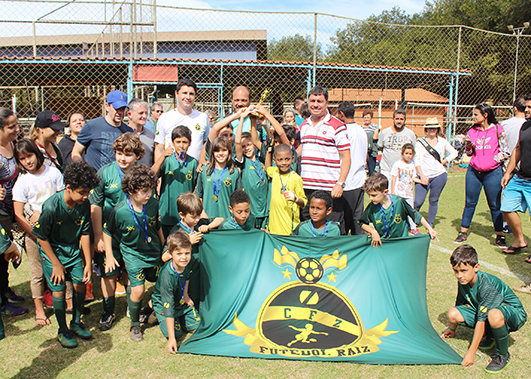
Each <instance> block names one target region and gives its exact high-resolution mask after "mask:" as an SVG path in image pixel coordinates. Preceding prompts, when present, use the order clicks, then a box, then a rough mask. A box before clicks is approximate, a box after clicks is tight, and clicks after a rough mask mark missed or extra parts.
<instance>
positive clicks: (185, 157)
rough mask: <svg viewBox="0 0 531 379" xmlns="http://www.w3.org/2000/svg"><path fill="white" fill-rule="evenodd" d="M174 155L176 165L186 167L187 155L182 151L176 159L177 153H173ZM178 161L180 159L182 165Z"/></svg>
mask: <svg viewBox="0 0 531 379" xmlns="http://www.w3.org/2000/svg"><path fill="white" fill-rule="evenodd" d="M174 154H175V159H177V163H179V164H182V165H183V166H184V167H186V165H187V164H188V159H187V158H188V157H187V155H186V154H185V153H184V152H182V151H181V152H180V153H179V156H178V157H177V153H174ZM179 159H182V161H183V163H181V162H179Z"/></svg>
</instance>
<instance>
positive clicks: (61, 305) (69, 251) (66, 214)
mask: <svg viewBox="0 0 531 379" xmlns="http://www.w3.org/2000/svg"><path fill="white" fill-rule="evenodd" d="M99 181H100V179H99V178H98V176H97V175H96V170H94V168H92V166H90V165H89V164H88V163H86V162H83V161H78V162H72V163H70V164H69V165H68V166H67V167H66V169H65V171H64V183H65V189H64V190H63V191H61V192H57V193H56V194H54V195H52V196H50V197H49V198H48V199H47V200H46V201H45V202H44V203H43V204H42V213H41V215H40V216H39V220H38V221H37V223H36V224H35V226H34V227H33V231H32V233H33V234H35V235H36V236H37V238H38V242H39V243H38V245H39V254H40V256H41V263H42V270H43V272H44V276H45V277H46V280H47V281H48V287H50V290H51V291H52V295H53V310H54V313H55V317H56V319H57V324H58V325H59V332H58V334H57V339H58V340H59V342H60V343H61V345H62V346H63V347H67V348H74V347H77V341H76V340H75V339H74V336H73V334H72V333H74V334H77V336H78V337H80V338H81V339H90V338H92V335H91V334H90V332H89V331H88V330H87V329H86V328H85V325H84V324H83V323H82V322H81V313H82V311H83V304H84V303H85V284H86V283H88V282H89V281H90V278H91V276H92V258H91V255H90V235H89V234H90V228H91V226H90V203H89V202H88V201H86V200H87V198H88V196H89V193H90V191H91V190H92V189H93V188H94V187H96V186H97V185H98V183H99ZM80 245H81V248H80ZM81 253H82V254H81ZM83 265H84V267H83ZM65 279H70V280H72V283H73V285H74V291H75V293H74V301H73V303H74V304H73V315H72V321H71V322H70V329H68V327H67V326H66V300H65V289H66V286H65Z"/></svg>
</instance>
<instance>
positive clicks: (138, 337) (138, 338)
mask: <svg viewBox="0 0 531 379" xmlns="http://www.w3.org/2000/svg"><path fill="white" fill-rule="evenodd" d="M130 332H131V339H132V340H133V341H135V342H142V340H143V339H144V336H143V335H142V329H141V328H140V325H133V326H132V327H131V329H130Z"/></svg>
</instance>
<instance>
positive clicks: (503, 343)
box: [491, 325, 509, 355]
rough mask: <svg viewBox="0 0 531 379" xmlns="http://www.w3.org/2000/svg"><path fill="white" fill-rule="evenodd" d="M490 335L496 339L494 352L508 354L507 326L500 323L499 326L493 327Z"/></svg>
mask: <svg viewBox="0 0 531 379" xmlns="http://www.w3.org/2000/svg"><path fill="white" fill-rule="evenodd" d="M491 330H492V336H493V337H494V340H495V341H496V352H497V353H498V354H501V355H508V354H509V332H508V331H507V326H506V325H502V326H501V327H500V328H493V327H491Z"/></svg>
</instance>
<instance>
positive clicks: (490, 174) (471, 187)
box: [461, 166, 503, 232]
mask: <svg viewBox="0 0 531 379" xmlns="http://www.w3.org/2000/svg"><path fill="white" fill-rule="evenodd" d="M502 177H503V172H502V168H501V167H497V168H495V169H493V170H490V171H484V172H483V171H478V170H476V169H474V168H472V166H468V170H467V172H466V203H465V209H464V210H463V217H462V218H461V227H463V228H469V227H470V223H471V222H472V217H474V211H475V210H476V205H477V204H478V199H479V195H480V193H481V188H482V187H484V189H485V196H486V197H487V203H488V204H489V208H490V215H491V217H492V223H493V225H494V230H495V231H496V232H501V231H503V214H502V212H501V210H500V208H501V193H502V186H501V179H502Z"/></svg>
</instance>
